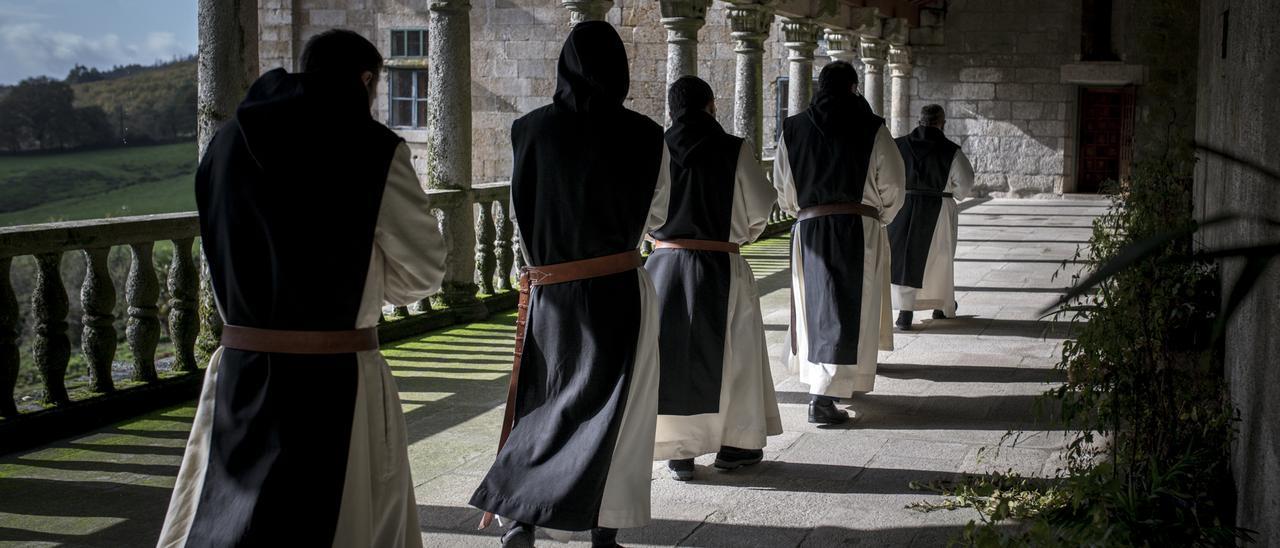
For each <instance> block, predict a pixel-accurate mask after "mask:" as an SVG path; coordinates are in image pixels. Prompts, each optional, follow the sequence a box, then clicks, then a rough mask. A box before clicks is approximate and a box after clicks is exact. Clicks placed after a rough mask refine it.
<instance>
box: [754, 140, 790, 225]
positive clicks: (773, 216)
mask: <svg viewBox="0 0 1280 548" xmlns="http://www.w3.org/2000/svg"><path fill="white" fill-rule="evenodd" d="M760 169H762V170H764V176H765V177H766V178H768V179H769V182H771V183H772V182H773V158H764V159H762V160H760ZM792 221H795V217H792V216H790V215H787V214H786V213H783V212H782V210H781V209H779V208H778V204H776V203H775V204H773V211H771V212H769V228H767V229H765V233H764V236H762V237H767V236H771V235H774V234H779V233H782V232H785V231H786V230H787V229H788V228H789V227H790V226H791V223H792Z"/></svg>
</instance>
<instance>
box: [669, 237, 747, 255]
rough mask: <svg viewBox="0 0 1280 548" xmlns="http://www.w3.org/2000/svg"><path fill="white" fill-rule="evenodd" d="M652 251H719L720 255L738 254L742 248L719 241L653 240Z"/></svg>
mask: <svg viewBox="0 0 1280 548" xmlns="http://www.w3.org/2000/svg"><path fill="white" fill-rule="evenodd" d="M653 248H654V249H688V250H690V251H719V252H721V253H738V252H739V251H740V250H741V248H742V246H740V245H738V244H735V243H730V242H721V241H719V240H692V239H675V240H654V242H653Z"/></svg>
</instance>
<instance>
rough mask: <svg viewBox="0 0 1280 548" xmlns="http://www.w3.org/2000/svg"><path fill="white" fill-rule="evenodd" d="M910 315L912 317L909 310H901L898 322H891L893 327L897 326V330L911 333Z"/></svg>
mask: <svg viewBox="0 0 1280 548" xmlns="http://www.w3.org/2000/svg"><path fill="white" fill-rule="evenodd" d="M912 315H913V314H912V313H911V311H910V310H903V311H901V312H899V313H898V321H896V322H893V325H896V326H898V329H901V330H903V331H911V317H912Z"/></svg>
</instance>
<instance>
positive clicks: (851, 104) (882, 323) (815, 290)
mask: <svg viewBox="0 0 1280 548" xmlns="http://www.w3.org/2000/svg"><path fill="white" fill-rule="evenodd" d="M857 82H858V76H857V72H855V71H854V69H853V67H852V66H851V65H849V64H848V63H845V62H841V61H836V62H833V63H830V64H828V65H827V66H825V67H823V69H822V72H821V74H820V75H819V77H818V86H819V90H818V93H817V94H816V95H815V96H814V98H813V103H812V104H811V105H810V106H809V108H808V109H807V110H805V111H804V112H801V113H799V114H796V115H794V116H791V117H789V118H787V119H786V120H785V121H784V123H783V129H782V137H781V138H780V139H779V140H778V147H777V152H776V155H775V159H774V164H773V165H774V168H773V169H774V179H773V183H774V186H775V187H776V188H777V192H778V205H779V206H780V207H781V208H782V210H783V211H785V212H787V213H789V214H792V215H795V216H796V219H797V220H796V224H795V226H794V227H793V229H792V234H791V284H792V295H793V297H792V321H791V345H790V346H789V348H788V364H789V365H790V366H791V367H792V370H793V371H797V372H798V373H799V376H800V381H801V382H803V383H805V384H808V385H809V393H810V395H811V398H810V403H809V422H811V423H818V424H838V423H841V422H844V421H846V420H848V418H849V415H848V413H846V412H845V411H842V410H839V409H836V407H835V403H836V401H838V400H840V399H842V398H849V397H852V396H853V394H854V393H855V392H870V391H871V390H872V389H874V388H875V378H876V365H877V351H878V350H879V349H881V348H885V349H891V348H892V347H893V339H892V337H893V333H892V331H891V328H888V323H889V322H888V319H889V300H888V296H887V295H886V293H887V292H888V276H889V243H888V239H887V237H886V236H885V231H884V229H883V227H884V225H886V224H888V223H890V222H892V221H893V218H894V216H895V215H897V213H898V208H899V207H901V205H902V201H901V200H902V198H901V197H902V191H903V185H904V176H903V166H902V155H901V154H899V153H898V150H897V147H896V146H895V145H894V142H893V138H892V137H890V135H889V130H888V129H887V128H885V127H884V119H883V118H880V117H879V116H876V115H875V114H873V113H872V112H871V110H870V108H868V106H867V103H866V101H863V100H862V99H861V98H860V97H858V96H857V95H855V94H854V91H853V90H854V88H855V87H856V86H857ZM882 327H883V329H882Z"/></svg>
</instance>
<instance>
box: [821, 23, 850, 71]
mask: <svg viewBox="0 0 1280 548" xmlns="http://www.w3.org/2000/svg"><path fill="white" fill-rule="evenodd" d="M824 37H825V38H826V40H827V55H829V56H830V57H831V60H832V61H844V62H846V63H852V62H853V60H854V58H856V57H857V56H858V37H857V36H855V35H854V34H853V33H852V32H849V31H847V30H839V29H827V30H826V32H825V34H824Z"/></svg>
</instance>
